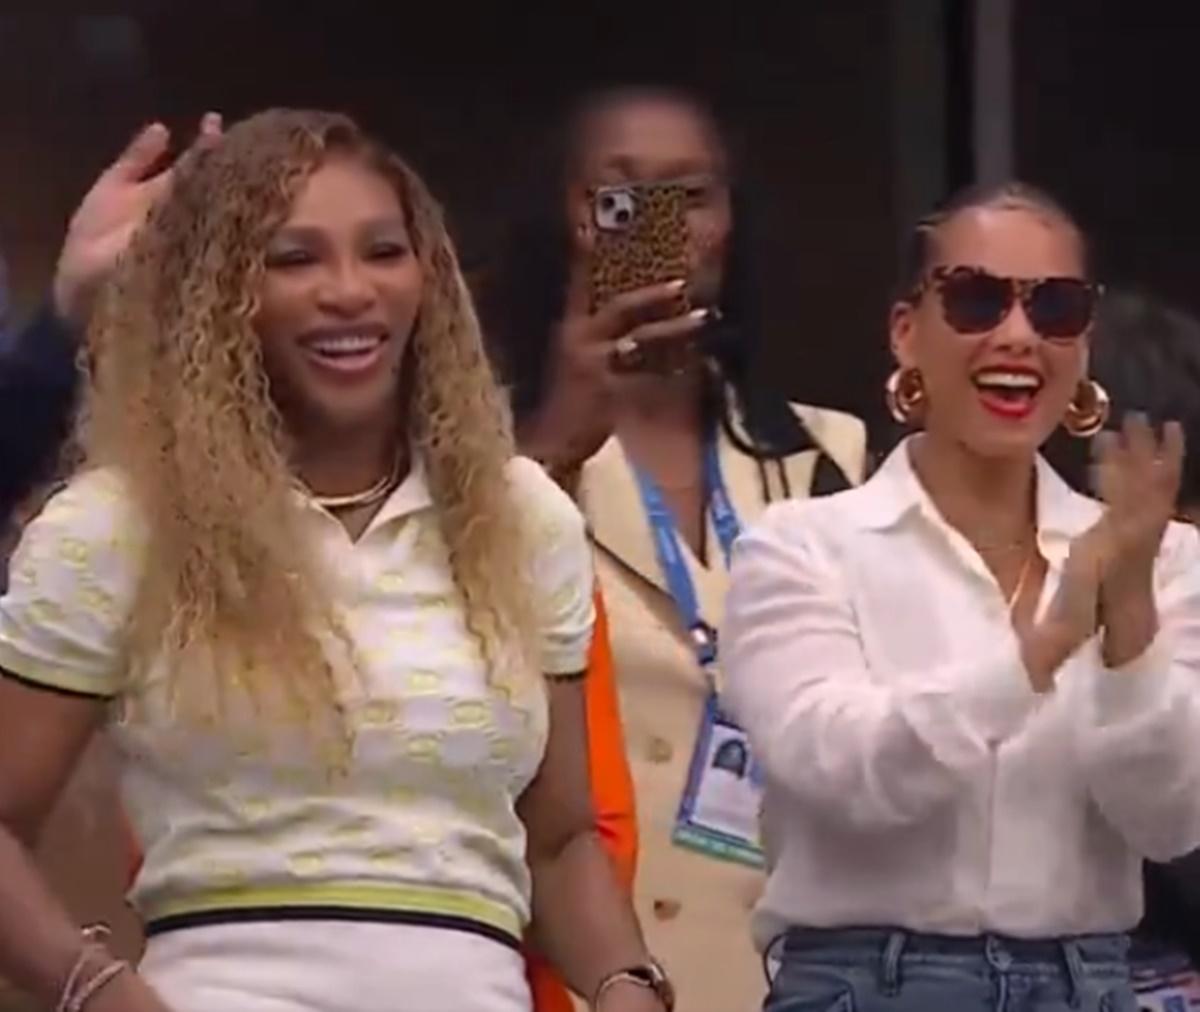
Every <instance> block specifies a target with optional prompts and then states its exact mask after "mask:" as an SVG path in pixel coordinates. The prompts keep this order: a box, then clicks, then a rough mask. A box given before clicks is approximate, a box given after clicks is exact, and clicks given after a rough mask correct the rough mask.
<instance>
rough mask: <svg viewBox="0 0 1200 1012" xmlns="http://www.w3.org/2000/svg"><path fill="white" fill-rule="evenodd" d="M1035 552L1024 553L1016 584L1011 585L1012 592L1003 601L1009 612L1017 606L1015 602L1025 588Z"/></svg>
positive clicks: (1019, 598)
mask: <svg viewBox="0 0 1200 1012" xmlns="http://www.w3.org/2000/svg"><path fill="white" fill-rule="evenodd" d="M1036 554H1037V553H1036V552H1033V551H1030V552H1028V553H1026V555H1025V561H1024V563H1022V565H1021V575H1020V576H1018V577H1017V585H1016V586H1015V587H1013V592H1012V593H1011V594H1009V595H1008V599H1007V600H1006V601H1005V602H1004V603H1005V604H1006V605H1007V606H1008V611H1009V614H1012V610H1013V609H1014V608H1015V607H1016V606H1017V602H1018V601H1019V600H1021V591H1023V590H1024V589H1025V583H1026V581H1027V580H1028V579H1029V574H1030V572H1031V571H1032V570H1033V557H1034V555H1036Z"/></svg>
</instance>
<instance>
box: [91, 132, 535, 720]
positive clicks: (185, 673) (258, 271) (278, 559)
mask: <svg viewBox="0 0 1200 1012" xmlns="http://www.w3.org/2000/svg"><path fill="white" fill-rule="evenodd" d="M331 154H336V155H339V156H349V157H354V158H358V159H361V160H362V161H363V164H365V165H367V166H368V167H370V168H371V169H373V170H374V171H377V172H378V173H380V175H381V176H383V177H384V178H386V179H387V180H388V181H389V182H390V183H391V184H392V185H393V186H394V187H395V190H396V192H397V194H398V195H399V197H400V201H401V204H402V206H403V208H404V210H405V214H406V217H407V223H408V229H409V233H410V238H411V241H412V244H413V248H414V251H415V254H416V256H417V257H418V258H419V261H420V265H421V268H422V273H423V278H424V282H423V291H422V295H421V304H420V308H419V313H418V322H417V324H416V326H415V330H414V332H413V334H412V335H411V339H410V341H409V346H408V349H407V351H406V355H407V356H408V358H407V360H406V363H405V371H406V373H407V375H409V376H410V377H411V389H410V393H409V395H408V396H406V397H402V398H398V408H397V410H398V411H399V412H400V413H401V414H402V416H403V418H402V422H403V427H402V432H403V433H405V434H406V435H407V437H408V438H409V439H410V441H411V443H412V445H413V447H414V448H415V452H417V453H418V454H419V455H420V456H421V457H422V458H423V462H424V465H425V469H426V474H427V477H428V482H429V486H430V492H431V494H432V497H433V501H434V504H435V508H436V510H437V514H438V517H439V522H440V529H441V534H442V537H443V539H444V541H445V545H446V548H447V549H448V554H449V560H450V565H451V568H452V571H453V575H454V578H455V582H456V584H457V586H458V588H459V591H460V593H461V595H462V599H463V603H464V608H465V612H466V618H467V625H468V628H469V629H470V631H471V632H472V633H473V634H474V636H475V637H476V638H477V640H478V641H479V642H480V644H481V648H482V650H483V653H484V656H485V658H486V660H487V662H488V667H489V671H490V673H491V674H490V680H491V683H492V685H493V686H495V687H497V688H503V689H506V690H508V691H519V690H524V689H528V688H530V687H531V686H532V685H533V684H534V682H533V676H534V675H535V674H536V667H535V666H534V665H533V664H532V663H530V660H531V658H532V655H533V654H532V625H533V622H532V615H531V609H530V606H529V604H528V602H529V594H528V592H527V591H528V588H527V586H526V585H525V582H524V581H525V580H526V579H527V578H528V574H529V568H528V564H527V563H528V559H527V555H526V545H527V538H526V537H525V536H524V531H523V530H522V523H521V518H520V516H519V512H518V508H517V504H516V503H515V502H514V501H513V496H512V494H511V492H510V490H509V487H508V479H507V477H506V465H507V463H508V461H509V459H510V458H511V457H512V455H513V452H514V450H513V441H512V435H511V424H510V419H509V416H508V409H507V405H506V400H505V397H504V395H503V392H502V390H501V389H500V387H499V386H498V384H497V382H496V380H495V377H494V375H493V372H492V369H491V365H490V363H489V361H488V358H487V356H486V354H485V351H484V346H483V341H482V338H481V335H480V328H479V323H478V320H477V318H476V315H475V310H474V308H473V306H472V302H471V298H470V295H469V293H468V291H467V288H466V285H465V283H464V281H463V277H462V274H461V271H460V269H459V265H458V260H457V257H456V254H455V251H454V247H453V244H452V242H451V240H450V237H449V235H448V233H447V231H446V226H445V223H444V219H443V215H442V212H441V209H440V207H439V205H438V204H437V202H436V201H435V200H434V199H433V197H432V196H431V195H430V193H429V191H428V190H427V189H426V187H425V185H424V183H423V182H422V181H421V180H420V178H419V177H418V176H417V175H416V173H414V172H413V171H412V170H411V169H410V168H409V167H408V166H407V165H405V164H404V162H403V161H401V160H400V159H399V158H398V157H396V156H395V155H394V154H391V153H390V152H388V151H387V150H386V149H384V148H383V147H381V146H380V145H379V144H377V143H376V142H374V141H373V140H371V139H370V138H369V137H367V136H366V135H365V134H364V133H363V132H362V131H361V130H360V129H359V128H358V127H357V126H356V125H355V124H354V123H353V122H352V121H351V120H349V119H347V118H345V117H343V116H340V115H335V114H330V113H323V112H300V111H292V110H272V111H268V112H264V113H260V114H258V115H256V116H253V117H251V118H249V119H247V120H245V121H243V122H241V123H238V124H237V125H235V126H234V127H233V128H232V129H230V130H229V131H228V133H226V135H225V136H224V137H223V138H222V139H221V140H220V141H219V142H217V143H216V144H214V145H212V146H211V147H208V148H206V149H203V150H200V151H198V152H197V153H195V154H194V155H192V156H189V157H188V158H187V159H185V161H184V163H183V164H182V165H180V167H179V168H178V170H177V178H176V179H175V180H174V182H173V185H172V189H171V191H170V194H169V196H168V197H167V198H166V199H164V200H163V202H162V203H161V204H160V205H159V206H158V207H157V208H156V209H155V210H154V212H153V213H152V215H151V217H150V219H149V220H148V221H147V223H146V225H145V227H144V228H143V229H142V230H141V231H140V233H139V234H138V236H137V237H136V239H135V241H134V244H133V246H132V248H131V250H130V251H129V254H128V255H127V257H126V258H125V259H124V261H123V263H122V264H121V266H120V268H119V270H118V272H117V274H116V276H115V277H114V279H113V281H112V283H111V284H110V285H109V286H108V288H107V290H106V291H105V293H104V295H103V296H102V298H101V300H100V304H99V305H98V307H97V312H96V315H95V317H94V319H93V321H92V327H91V329H90V331H89V341H88V354H89V356H90V358H91V366H92V368H91V376H92V378H91V382H90V383H89V389H88V395H87V397H86V400H85V410H84V411H83V413H82V415H81V419H82V421H81V428H80V432H79V439H80V444H81V445H82V446H83V448H84V450H85V453H86V459H87V462H88V464H89V465H94V466H110V467H113V468H115V469H117V470H118V471H119V472H120V473H121V474H122V475H123V476H124V477H125V479H126V480H127V481H128V482H129V485H130V493H131V495H132V496H133V497H134V501H135V502H136V504H137V505H138V506H139V507H140V508H141V510H143V511H144V513H145V517H146V521H147V525H148V540H149V543H148V546H147V550H146V555H145V558H146V565H145V568H144V572H143V575H142V578H141V583H140V586H139V589H138V593H137V597H136V601H135V605H134V608H133V611H132V614H131V618H130V624H129V628H128V642H129V655H130V661H131V664H132V666H133V670H134V671H135V672H137V671H142V672H143V673H144V672H145V670H146V668H147V667H148V666H149V664H150V663H151V662H157V661H160V660H165V661H166V662H167V663H166V664H165V665H164V666H163V668H162V670H164V671H165V672H166V677H167V678H168V680H169V681H170V683H171V684H170V689H171V700H172V705H173V707H174V708H175V709H176V711H178V712H180V713H184V712H191V713H196V712H200V713H201V714H202V715H204V716H205V717H206V718H208V719H212V718H217V717H219V715H220V714H221V712H222V711H223V710H224V708H225V706H226V704H227V703H228V701H229V700H230V699H231V698H232V694H233V693H239V692H240V693H241V694H242V695H244V696H247V697H249V698H250V699H251V700H252V701H253V704H254V706H255V709H256V710H257V711H258V712H260V713H263V712H269V713H271V714H272V715H274V716H278V715H279V714H280V712H281V707H282V710H284V711H288V712H289V713H290V715H291V717H293V718H299V719H300V720H302V721H304V722H305V723H306V724H308V725H310V726H313V725H316V724H320V723H322V722H326V724H325V726H332V725H329V724H328V721H330V719H331V718H337V717H338V715H339V699H340V697H341V692H340V689H341V687H342V684H343V679H344V678H345V677H346V674H347V672H348V671H352V670H353V666H354V661H353V656H352V653H353V652H352V650H350V651H349V653H347V652H344V651H341V652H340V651H339V646H338V644H339V642H340V644H341V645H342V646H343V647H346V648H349V637H348V635H347V633H346V630H345V627H344V623H343V621H342V619H341V618H340V617H339V614H338V610H337V608H336V607H335V605H334V602H333V601H332V600H331V599H330V598H329V596H328V595H327V593H326V592H325V589H324V588H325V587H326V586H328V585H329V583H330V581H329V580H328V579H326V578H325V574H323V573H322V572H321V568H320V563H319V560H318V559H317V558H316V553H315V552H314V551H313V550H312V546H311V545H310V544H308V543H307V542H308V539H307V538H306V535H305V534H304V532H303V530H302V527H301V523H300V517H301V515H302V511H301V510H298V509H297V508H296V502H295V495H296V484H295V479H294V477H293V474H292V471H291V469H290V466H289V437H288V432H287V428H286V424H285V420H284V418H283V417H282V416H281V414H280V412H279V411H278V409H277V407H276V405H275V403H274V402H273V400H272V398H271V394H270V389H269V385H268V381H267V376H266V374H265V372H264V369H263V362H262V354H261V348H260V342H259V339H258V337H257V335H256V333H255V329H254V323H253V321H254V318H255V314H256V311H257V307H258V291H259V288H260V283H261V280H262V275H263V270H264V265H263V261H264V252H265V249H266V246H267V243H268V240H269V239H270V237H271V236H272V234H273V233H274V232H275V231H276V230H277V229H278V228H279V227H280V226H281V225H282V224H283V223H284V222H285V220H286V219H287V217H288V214H289V212H290V209H291V206H292V203H293V200H294V198H295V196H296V195H297V193H298V192H299V190H300V188H301V186H302V185H303V184H304V182H305V181H306V179H307V178H308V177H309V175H311V173H313V172H314V171H315V170H316V169H317V168H318V167H320V165H321V164H322V162H323V160H324V159H325V158H326V157H328V156H330V155H331ZM343 660H347V661H348V662H349V663H346V664H343V663H342V661H343ZM195 661H198V662H200V663H193V662H195ZM201 672H208V673H209V674H208V676H207V678H206V677H205V676H204V675H202V674H201ZM343 723H344V722H343V721H341V720H340V719H338V720H337V721H336V724H337V725H338V726H340V725H342V724H343Z"/></svg>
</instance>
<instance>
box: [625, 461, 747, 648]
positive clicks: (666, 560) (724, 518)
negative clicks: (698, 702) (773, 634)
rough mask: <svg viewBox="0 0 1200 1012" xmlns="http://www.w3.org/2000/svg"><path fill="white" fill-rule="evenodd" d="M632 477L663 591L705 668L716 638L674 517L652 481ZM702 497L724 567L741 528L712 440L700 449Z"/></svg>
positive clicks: (642, 475) (639, 474)
mask: <svg viewBox="0 0 1200 1012" xmlns="http://www.w3.org/2000/svg"><path fill="white" fill-rule="evenodd" d="M635 474H636V475H637V482H638V489H639V491H640V492H641V495H642V505H643V506H644V507H645V509H646V518H647V520H649V521H650V531H651V533H652V534H653V535H654V550H655V554H656V555H657V556H658V565H659V568H660V569H661V570H662V573H663V576H664V577H665V578H666V581H667V589H668V590H669V591H670V593H671V597H672V598H673V599H674V600H675V607H676V609H677V610H678V611H679V617H680V619H681V620H682V621H683V625H684V628H686V629H687V630H688V632H689V634H690V635H691V638H692V646H693V647H694V648H695V650H696V659H697V660H699V662H700V664H701V665H702V666H704V667H708V666H709V665H710V664H712V663H713V661H715V660H716V659H717V639H716V635H715V634H714V632H713V629H712V627H711V626H709V625H708V624H707V623H706V622H705V621H704V618H703V616H701V614H700V602H699V601H698V600H697V598H696V588H695V587H694V586H693V585H692V576H691V574H690V573H689V572H688V568H687V562H686V561H685V560H684V557H683V549H682V548H681V546H680V544H679V533H678V531H677V530H676V527H675V518H674V517H673V516H672V515H671V510H670V508H669V507H668V506H667V503H666V500H665V499H664V498H663V494H662V491H661V489H659V487H658V485H656V484H655V482H654V479H652V478H651V477H650V476H649V475H648V474H646V473H645V472H644V471H641V470H640V469H635ZM704 494H705V497H706V499H707V502H708V512H709V515H710V516H711V517H712V524H713V529H714V530H715V531H716V532H717V539H718V540H719V541H720V543H721V552H722V554H723V555H724V557H725V565H726V566H728V565H729V556H730V553H731V552H732V551H733V543H734V542H735V541H736V540H737V536H738V534H740V533H741V530H742V525H741V522H740V521H739V520H738V517H737V513H736V512H735V511H734V508H733V503H732V502H730V499H729V492H728V491H727V490H726V488H725V480H724V479H723V478H722V477H721V462H720V459H719V457H718V456H717V442H716V440H715V439H710V440H708V442H707V443H706V444H705V446H704Z"/></svg>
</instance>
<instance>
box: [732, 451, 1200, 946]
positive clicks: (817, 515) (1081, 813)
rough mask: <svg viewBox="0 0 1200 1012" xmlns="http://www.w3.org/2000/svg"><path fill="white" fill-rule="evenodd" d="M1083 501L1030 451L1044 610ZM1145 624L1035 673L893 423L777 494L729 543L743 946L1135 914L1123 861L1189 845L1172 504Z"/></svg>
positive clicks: (1187, 664) (1186, 622)
mask: <svg viewBox="0 0 1200 1012" xmlns="http://www.w3.org/2000/svg"><path fill="white" fill-rule="evenodd" d="M1099 514H1100V506H1099V505H1098V504H1096V503H1094V502H1093V501H1091V500H1089V499H1086V498H1084V497H1082V496H1079V495H1076V494H1075V493H1073V492H1072V491H1071V490H1070V489H1069V488H1068V487H1067V486H1066V485H1065V484H1064V483H1063V481H1062V480H1061V479H1060V478H1059V477H1058V476H1057V475H1056V474H1055V473H1054V471H1053V470H1052V469H1051V468H1050V467H1049V466H1048V465H1047V464H1045V463H1044V462H1042V461H1039V463H1038V470H1037V516H1038V531H1039V534H1038V540H1039V546H1040V550H1041V552H1042V554H1043V556H1044V557H1045V558H1046V560H1047V562H1048V564H1049V572H1048V575H1047V578H1046V585H1045V587H1044V589H1043V591H1042V599H1041V602H1040V604H1039V608H1040V609H1044V608H1045V607H1046V605H1047V604H1048V602H1049V600H1050V598H1051V596H1052V595H1053V593H1054V591H1055V590H1056V588H1057V586H1058V583H1059V580H1060V578H1061V574H1062V567H1063V563H1064V561H1065V560H1066V556H1067V551H1068V548H1069V545H1070V541H1071V539H1072V538H1073V537H1074V536H1076V535H1078V534H1080V533H1081V532H1083V531H1084V530H1085V529H1087V527H1089V526H1090V525H1091V524H1092V523H1093V522H1094V521H1095V520H1096V519H1097V517H1098V516H1099ZM1155 575H1156V592H1157V598H1158V607H1159V618H1160V625H1161V628H1160V631H1159V633H1158V636H1157V637H1156V639H1155V641H1154V643H1153V644H1152V645H1151V647H1150V649H1149V650H1148V651H1147V652H1146V653H1145V654H1143V655H1142V656H1141V657H1140V658H1138V659H1136V660H1135V661H1133V662H1132V663H1130V664H1129V665H1127V666H1126V667H1125V668H1123V669H1121V670H1107V669H1106V668H1105V666H1104V663H1103V661H1102V659H1101V655H1100V649H1099V641H1098V639H1097V640H1093V641H1092V642H1091V643H1089V644H1087V645H1086V646H1085V647H1084V648H1083V649H1082V650H1080V651H1079V652H1078V653H1077V654H1076V655H1075V656H1074V657H1072V658H1071V659H1070V660H1069V661H1067V663H1066V664H1064V665H1063V667H1062V668H1061V669H1060V670H1059V672H1058V678H1057V684H1056V688H1055V689H1054V691H1053V692H1052V693H1050V694H1048V695H1044V696H1039V695H1037V694H1035V693H1034V692H1033V691H1032V689H1031V687H1030V684H1029V679H1028V676H1027V673H1026V671H1025V668H1024V665H1023V663H1022V661H1021V657H1020V649H1019V644H1018V640H1017V637H1016V634H1015V633H1014V631H1013V628H1012V625H1011V621H1010V617H1009V610H1008V607H1007V605H1006V603H1005V600H1004V597H1003V595H1002V593H1001V591H1000V588H999V587H998V585H997V583H996V581H995V579H994V578H993V577H992V576H991V574H990V573H989V571H988V570H987V568H986V567H985V565H984V563H983V561H982V559H981V558H980V557H979V556H978V554H977V553H976V552H975V551H974V550H973V549H972V548H971V547H970V545H969V544H968V543H967V541H966V540H965V539H964V538H963V537H962V536H961V535H960V534H959V533H958V532H957V531H955V530H954V529H953V528H951V527H950V526H949V525H948V524H947V523H946V522H945V520H944V519H942V517H941V516H940V515H939V514H938V512H937V510H936V508H935V507H934V505H933V503H932V502H931V501H930V499H929V497H928V496H927V495H926V493H925V491H924V489H923V488H922V487H921V485H920V483H919V481H918V480H917V478H916V475H915V474H914V472H913V470H912V466H911V464H910V462H909V454H908V447H907V444H904V445H901V446H900V447H899V448H898V449H897V450H896V451H895V452H894V453H893V454H892V455H891V457H890V458H889V459H888V460H887V462H886V463H885V464H884V466H883V467H882V468H881V469H880V471H879V472H878V473H877V474H876V475H875V476H874V477H873V478H872V479H871V480H870V481H869V482H867V483H866V484H865V485H864V486H862V487H861V488H858V489H855V490H853V491H850V492H845V493H843V494H841V495H836V496H832V497H829V498H824V499H811V500H806V501H791V502H786V503H780V504H778V505H776V506H773V507H772V508H771V509H770V510H769V511H768V512H767V514H766V515H765V516H764V518H763V521H762V523H761V524H760V525H759V526H758V527H756V528H755V529H753V530H752V531H750V532H748V533H747V534H746V535H745V536H744V537H743V538H742V540H741V541H740V543H739V545H738V547H737V550H736V552H735V559H734V566H733V579H732V586H731V589H730V594H729V600H728V605H727V612H726V627H725V630H724V635H723V637H722V640H721V649H722V658H723V667H724V671H725V675H726V678H727V681H728V687H727V691H728V703H729V705H730V707H731V709H732V710H733V712H734V714H735V715H736V716H737V717H738V718H739V719H740V720H741V722H742V723H743V725H744V726H745V727H746V729H747V731H748V733H749V735H750V738H751V741H752V743H753V746H754V748H755V750H756V752H757V755H758V758H759V759H760V761H761V762H762V764H763V766H764V767H765V770H766V774H767V779H768V794H767V803H766V810H765V813H764V817H765V819H766V829H767V832H768V835H769V843H770V849H771V851H772V855H771V856H772V859H773V860H772V870H771V875H770V879H769V882H768V886H767V890H766V893H765V895H764V897H763V900H762V901H761V903H760V904H759V907H758V910H757V912H756V914H755V936H756V938H757V940H758V942H759V944H760V945H765V944H766V943H767V942H768V941H769V940H770V939H771V938H772V937H774V936H775V935H776V934H778V933H779V932H780V931H782V930H784V929H785V928H786V927H788V926H790V925H806V926H812V927H845V926H898V927H904V928H908V929H910V930H916V931H931V932H942V933H948V934H977V933H984V932H996V933H1002V934H1010V935H1014V936H1018V937H1051V936H1059V935H1068V934H1080V933H1087V932H1106V931H1116V930H1126V929H1129V928H1131V927H1132V926H1133V925H1134V924H1135V923H1136V922H1137V920H1138V919H1139V917H1140V914H1141V902H1142V900H1141V884H1140V883H1141V879H1140V873H1139V870H1140V865H1139V862H1140V859H1141V857H1142V856H1143V855H1145V856H1148V857H1152V858H1156V859H1165V858H1169V857H1173V856H1176V855H1178V854H1181V853H1184V852H1186V851H1188V850H1190V849H1192V848H1193V847H1196V846H1197V845H1200V541H1198V539H1197V533H1196V531H1195V530H1194V529H1192V528H1189V527H1184V526H1181V525H1172V526H1171V528H1170V529H1169V530H1168V532H1167V535H1166V538H1165V539H1164V543H1163V547H1162V551H1161V553H1160V555H1159V560H1158V564H1157V568H1156V574H1155Z"/></svg>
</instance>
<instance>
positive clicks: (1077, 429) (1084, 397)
mask: <svg viewBox="0 0 1200 1012" xmlns="http://www.w3.org/2000/svg"><path fill="white" fill-rule="evenodd" d="M1111 410H1112V402H1111V401H1110V400H1109V396H1108V391H1107V390H1105V389H1104V387H1102V386H1101V385H1100V384H1099V383H1097V382H1096V381H1095V380H1080V381H1079V387H1078V388H1077V389H1076V391H1075V396H1074V397H1073V398H1072V399H1071V403H1070V404H1068V405H1067V413H1066V414H1065V415H1064V416H1063V428H1064V429H1066V430H1067V432H1068V433H1069V434H1070V435H1072V436H1074V437H1075V438H1076V439H1090V438H1091V437H1092V436H1094V435H1095V434H1096V433H1097V432H1099V431H1100V430H1101V429H1103V428H1104V423H1105V422H1107V421H1108V416H1109V412H1110V411H1111Z"/></svg>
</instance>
